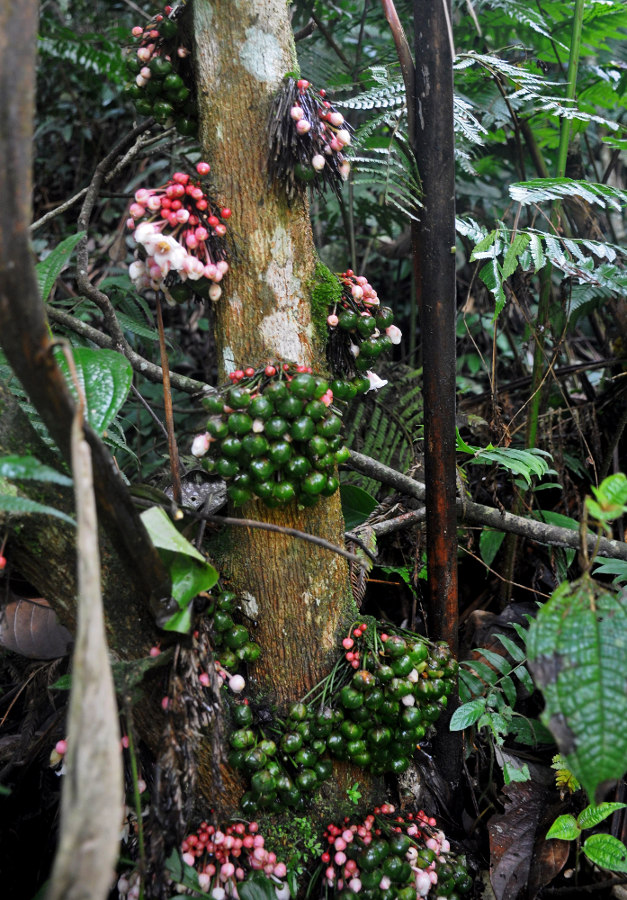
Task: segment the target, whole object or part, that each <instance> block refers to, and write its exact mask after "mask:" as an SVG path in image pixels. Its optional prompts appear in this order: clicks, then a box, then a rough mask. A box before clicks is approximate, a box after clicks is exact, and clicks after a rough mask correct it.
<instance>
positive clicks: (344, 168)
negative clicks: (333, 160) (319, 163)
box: [340, 159, 351, 181]
mask: <svg viewBox="0 0 627 900" xmlns="http://www.w3.org/2000/svg"><path fill="white" fill-rule="evenodd" d="M350 173H351V164H350V163H349V161H348V160H347V159H345V160H344V162H343V163H340V175H341V176H342V181H347V180H348V176H349V175H350Z"/></svg>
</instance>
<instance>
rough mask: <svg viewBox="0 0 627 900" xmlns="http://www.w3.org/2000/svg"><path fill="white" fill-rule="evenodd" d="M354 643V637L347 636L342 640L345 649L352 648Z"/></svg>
mask: <svg viewBox="0 0 627 900" xmlns="http://www.w3.org/2000/svg"><path fill="white" fill-rule="evenodd" d="M354 643H355V641H354V640H353V639H352V638H349V637H345V638H344V640H343V641H342V647H344V649H345V650H350V648H351V647H352V646H353V644H354Z"/></svg>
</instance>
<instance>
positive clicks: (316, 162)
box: [311, 153, 326, 172]
mask: <svg viewBox="0 0 627 900" xmlns="http://www.w3.org/2000/svg"><path fill="white" fill-rule="evenodd" d="M311 165H312V166H313V167H314V169H315V170H316V172H321V171H322V170H323V169H324V167H325V165H326V163H325V159H324V156H322V155H321V154H320V153H316V155H315V156H314V157H313V158H312V160H311Z"/></svg>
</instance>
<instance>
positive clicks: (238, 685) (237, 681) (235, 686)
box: [212, 285, 246, 694]
mask: <svg viewBox="0 0 627 900" xmlns="http://www.w3.org/2000/svg"><path fill="white" fill-rule="evenodd" d="M212 287H215V285H213V286H212ZM218 290H219V288H218ZM229 687H230V689H231V690H232V691H233V693H235V694H239V693H240V692H241V691H243V690H244V688H245V687H246V682H245V680H244V679H243V678H242V676H241V675H233V677H232V678H231V679H229Z"/></svg>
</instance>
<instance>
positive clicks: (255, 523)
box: [189, 511, 364, 566]
mask: <svg viewBox="0 0 627 900" xmlns="http://www.w3.org/2000/svg"><path fill="white" fill-rule="evenodd" d="M189 515H190V516H192V517H193V518H194V519H200V520H201V521H203V522H214V523H215V524H216V525H233V526H235V528H261V529H262V530H263V531H275V532H276V533H277V534H286V535H288V537H295V538H298V539H299V540H301V541H308V542H309V543H310V544H317V546H318V547H324V549H325V550H330V551H331V552H332V553H337V555H338V556H343V557H344V559H348V560H349V561H350V562H352V563H356V564H357V565H358V566H363V564H364V560H363V559H362V558H361V557H360V556H356V555H355V554H354V553H349V552H348V550H344V549H343V548H342V547H338V546H337V544H332V543H331V542H330V541H325V539H324V538H321V537H318V536H317V535H315V534H308V533H307V532H306V531H299V530H298V529H297V528H286V527H285V526H284V525H274V524H272V523H271V522H260V521H259V520H258V519H236V518H234V517H233V516H214V515H210V514H207V513H197V512H192V511H189Z"/></svg>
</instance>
